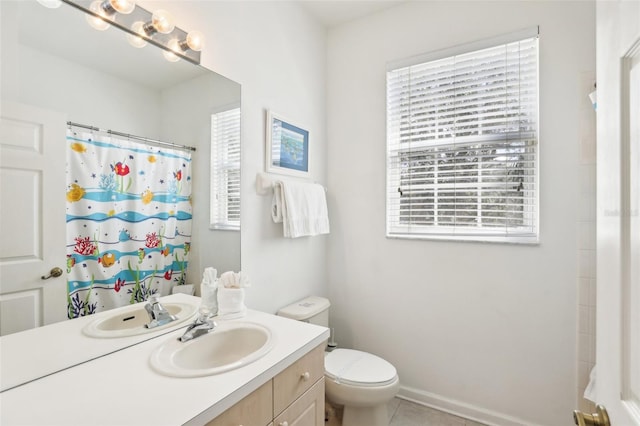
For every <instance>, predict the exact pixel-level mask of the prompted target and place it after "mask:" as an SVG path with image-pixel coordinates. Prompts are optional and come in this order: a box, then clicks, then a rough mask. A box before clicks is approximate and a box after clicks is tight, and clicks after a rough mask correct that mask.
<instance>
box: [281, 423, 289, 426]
mask: <svg viewBox="0 0 640 426" xmlns="http://www.w3.org/2000/svg"><path fill="white" fill-rule="evenodd" d="M280 426H289V422H280Z"/></svg>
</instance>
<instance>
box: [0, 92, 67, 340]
mask: <svg viewBox="0 0 640 426" xmlns="http://www.w3.org/2000/svg"><path fill="white" fill-rule="evenodd" d="M0 116H1V117H0V238H1V239H0V335H4V334H9V333H14V332H17V331H21V330H26V329H29V328H33V327H38V326H41V325H45V324H50V323H52V322H57V321H62V320H63V319H65V318H66V316H67V315H66V306H67V302H66V297H67V296H66V294H67V291H66V284H67V280H66V270H65V269H66V268H65V266H66V265H65V264H66V261H65V259H66V256H65V225H66V224H65V186H64V185H65V183H64V182H65V158H66V154H65V149H66V144H65V131H66V124H65V116H64V114H61V113H58V112H53V111H48V110H43V109H40V108H35V107H31V106H26V105H21V104H16V103H9V102H4V101H3V102H2V104H1V105H0ZM55 267H58V268H61V269H62V272H63V273H62V275H61V276H58V277H51V278H49V279H42V277H43V276H45V277H46V276H48V275H49V274H50V271H51V269H52V268H55Z"/></svg>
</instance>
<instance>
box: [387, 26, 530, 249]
mask: <svg viewBox="0 0 640 426" xmlns="http://www.w3.org/2000/svg"><path fill="white" fill-rule="evenodd" d="M536 32H537V31H536ZM537 164H538V38H537V36H534V37H529V38H526V39H520V40H516V41H513V42H509V43H506V44H500V45H494V46H493V47H488V48H483V49H481V50H474V51H472V52H467V53H463V54H457V55H453V56H448V57H444V58H439V59H437V60H431V61H426V62H421V63H417V64H412V65H410V66H402V67H396V68H393V67H391V68H390V69H389V71H388V72H387V235H388V236H391V237H394V236H395V237H429V236H439V237H446V236H449V237H451V236H453V237H457V236H460V237H466V238H470V239H481V240H485V239H486V240H494V239H495V240H496V241H500V240H506V241H508V240H509V238H511V237H515V238H520V239H522V240H523V242H524V241H534V240H535V241H537V235H538V176H537V173H538V166H537ZM474 237H475V238H474Z"/></svg>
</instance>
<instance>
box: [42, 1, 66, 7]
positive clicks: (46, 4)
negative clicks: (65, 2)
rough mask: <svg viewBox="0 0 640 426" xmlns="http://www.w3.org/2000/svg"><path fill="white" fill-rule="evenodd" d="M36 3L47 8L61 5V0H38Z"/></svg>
mask: <svg viewBox="0 0 640 426" xmlns="http://www.w3.org/2000/svg"><path fill="white" fill-rule="evenodd" d="M38 3H40V4H41V5H43V6H44V7H48V8H49V9H57V8H59V7H60V6H61V5H62V1H61V0H38Z"/></svg>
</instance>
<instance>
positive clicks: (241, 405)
mask: <svg viewBox="0 0 640 426" xmlns="http://www.w3.org/2000/svg"><path fill="white" fill-rule="evenodd" d="M272 401H273V385H272V381H271V380H269V381H268V382H267V383H265V384H264V385H262V386H260V387H259V388H258V389H256V390H255V391H253V392H252V393H250V394H249V395H248V396H247V397H246V398H244V399H243V400H242V401H240V402H238V403H237V404H236V405H234V406H233V407H231V408H229V409H228V410H227V411H225V412H224V413H222V414H220V415H219V416H218V417H216V418H215V419H213V420H211V421H210V422H209V423H207V426H240V425H244V426H262V425H267V424H269V423H270V422H271V420H272V419H273V405H272Z"/></svg>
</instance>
